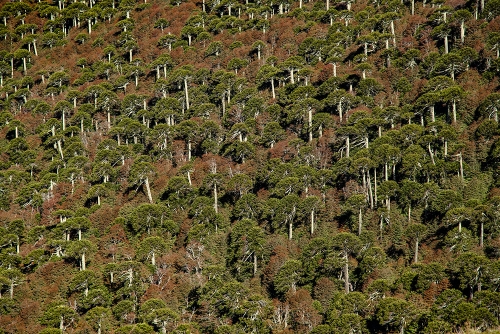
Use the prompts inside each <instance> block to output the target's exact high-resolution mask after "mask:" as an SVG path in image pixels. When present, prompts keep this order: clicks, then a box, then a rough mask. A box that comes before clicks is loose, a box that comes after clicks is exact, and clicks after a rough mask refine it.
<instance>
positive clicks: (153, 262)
mask: <svg viewBox="0 0 500 334" xmlns="http://www.w3.org/2000/svg"><path fill="white" fill-rule="evenodd" d="M151 264H152V265H153V266H156V257H155V252H153V254H151Z"/></svg>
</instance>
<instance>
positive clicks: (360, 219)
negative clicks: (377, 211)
mask: <svg viewBox="0 0 500 334" xmlns="http://www.w3.org/2000/svg"><path fill="white" fill-rule="evenodd" d="M362 227H363V212H362V211H361V208H359V213H358V235H361V228H362Z"/></svg>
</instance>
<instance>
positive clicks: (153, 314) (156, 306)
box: [140, 298, 180, 334]
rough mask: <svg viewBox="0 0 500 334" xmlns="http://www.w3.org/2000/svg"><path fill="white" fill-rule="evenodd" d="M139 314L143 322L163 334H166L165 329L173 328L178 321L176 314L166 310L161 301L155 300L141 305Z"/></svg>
mask: <svg viewBox="0 0 500 334" xmlns="http://www.w3.org/2000/svg"><path fill="white" fill-rule="evenodd" d="M140 314H141V318H142V319H144V321H146V322H147V323H150V324H153V325H155V326H156V327H158V328H159V329H160V330H161V333H163V334H166V333H167V329H169V328H170V329H171V328H173V327H175V323H176V322H177V321H178V320H179V319H180V317H179V315H178V314H177V312H175V311H173V310H172V309H170V308H168V307H167V306H166V305H165V302H163V301H162V300H159V299H155V298H153V299H149V300H147V301H145V302H144V303H143V304H142V305H141V308H140Z"/></svg>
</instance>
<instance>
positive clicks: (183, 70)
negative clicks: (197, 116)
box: [170, 65, 193, 109]
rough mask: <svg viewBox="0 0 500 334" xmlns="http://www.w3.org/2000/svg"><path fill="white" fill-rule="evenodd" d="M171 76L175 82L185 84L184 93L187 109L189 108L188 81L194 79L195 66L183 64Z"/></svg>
mask: <svg viewBox="0 0 500 334" xmlns="http://www.w3.org/2000/svg"><path fill="white" fill-rule="evenodd" d="M170 78H171V80H172V81H174V82H178V83H182V84H183V85H184V95H185V99H186V101H185V102H186V109H189V107H190V105H189V91H188V83H189V82H190V81H191V80H192V79H193V68H192V67H191V66H189V65H186V66H182V67H180V68H178V69H176V70H175V71H174V72H172V74H171V75H170Z"/></svg>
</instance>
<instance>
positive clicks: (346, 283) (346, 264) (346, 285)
mask: <svg viewBox="0 0 500 334" xmlns="http://www.w3.org/2000/svg"><path fill="white" fill-rule="evenodd" d="M344 261H345V262H344V292H345V293H346V294H348V293H349V290H350V289H349V257H348V256H347V254H346V255H345V256H344Z"/></svg>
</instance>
